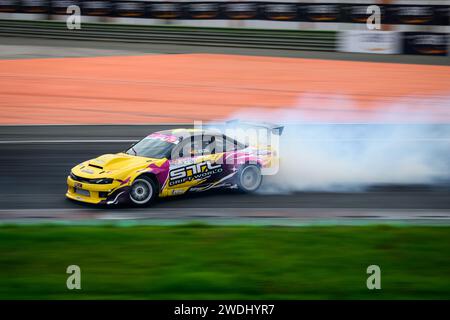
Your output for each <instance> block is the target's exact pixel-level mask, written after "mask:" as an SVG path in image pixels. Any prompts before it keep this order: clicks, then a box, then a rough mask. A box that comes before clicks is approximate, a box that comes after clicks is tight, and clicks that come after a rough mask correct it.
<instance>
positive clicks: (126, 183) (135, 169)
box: [66, 125, 283, 206]
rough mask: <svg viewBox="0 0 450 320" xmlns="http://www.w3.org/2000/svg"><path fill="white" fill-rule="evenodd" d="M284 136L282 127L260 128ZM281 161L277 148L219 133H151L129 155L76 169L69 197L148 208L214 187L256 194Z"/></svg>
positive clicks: (109, 157) (70, 179)
mask: <svg viewBox="0 0 450 320" xmlns="http://www.w3.org/2000/svg"><path fill="white" fill-rule="evenodd" d="M260 127H262V128H265V129H267V130H268V132H275V133H276V134H277V135H281V132H282V129H283V127H280V126H274V125H262V126H260ZM277 161H278V155H277V152H276V151H275V150H274V148H273V146H272V145H269V144H265V145H263V146H261V145H251V144H249V143H244V142H239V141H238V140H237V139H234V138H231V137H229V136H227V135H225V134H223V133H220V132H219V131H217V130H208V129H175V130H165V131H159V132H155V133H152V134H150V135H149V136H147V137H145V138H143V139H142V140H140V141H139V142H137V143H135V144H133V145H132V146H131V147H130V148H129V149H128V150H126V151H125V152H120V153H117V154H105V155H102V156H99V157H98V158H95V159H92V160H88V161H85V162H83V163H81V164H79V165H77V166H75V167H74V168H72V170H71V172H70V175H69V176H68V177H67V185H68V190H67V193H66V196H67V198H69V199H73V200H77V201H82V202H86V203H92V204H118V203H131V204H134V205H137V206H146V205H149V204H150V203H152V201H153V200H155V198H156V197H167V196H174V195H180V194H184V193H186V192H201V191H206V190H210V189H213V188H237V189H239V190H242V191H243V192H254V191H256V190H257V189H258V188H259V187H260V185H261V183H262V178H263V173H262V172H263V171H264V169H266V168H270V167H271V166H273V164H274V163H275V162H277Z"/></svg>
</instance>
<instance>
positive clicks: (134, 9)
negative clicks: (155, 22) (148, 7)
mask: <svg viewBox="0 0 450 320" xmlns="http://www.w3.org/2000/svg"><path fill="white" fill-rule="evenodd" d="M114 10H115V13H116V15H117V16H118V17H131V18H140V17H144V16H145V4H144V3H143V2H125V1H120V2H114Z"/></svg>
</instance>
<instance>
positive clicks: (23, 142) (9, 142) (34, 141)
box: [0, 140, 139, 144]
mask: <svg viewBox="0 0 450 320" xmlns="http://www.w3.org/2000/svg"><path fill="white" fill-rule="evenodd" d="M136 141H139V140H9V141H0V144H30V143H118V142H136Z"/></svg>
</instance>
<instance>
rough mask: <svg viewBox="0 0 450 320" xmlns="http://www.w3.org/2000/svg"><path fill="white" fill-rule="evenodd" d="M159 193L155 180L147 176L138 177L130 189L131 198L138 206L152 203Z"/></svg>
mask: <svg viewBox="0 0 450 320" xmlns="http://www.w3.org/2000/svg"><path fill="white" fill-rule="evenodd" d="M156 195H157V188H156V184H155V182H154V181H153V180H152V179H150V178H147V177H138V178H137V179H136V180H134V182H133V184H132V185H131V189H130V200H131V201H132V202H133V203H134V204H135V205H138V206H145V205H148V204H150V203H151V202H152V201H153V199H155V197H156Z"/></svg>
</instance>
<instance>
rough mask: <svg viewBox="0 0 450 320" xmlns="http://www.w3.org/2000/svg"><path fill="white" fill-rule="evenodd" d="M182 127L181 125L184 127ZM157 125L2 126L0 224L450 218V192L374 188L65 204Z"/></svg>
mask: <svg viewBox="0 0 450 320" xmlns="http://www.w3.org/2000/svg"><path fill="white" fill-rule="evenodd" d="M178 126H179V125H177V127H178ZM170 127H172V126H169V125H154V126H146V125H141V126H128V125H111V126H109V125H106V126H85V125H81V126H58V125H57V126H1V127H0V177H1V182H2V183H1V184H0V220H4V219H20V218H23V217H28V218H30V217H34V218H36V217H38V218H39V217H40V218H50V219H61V218H62V217H64V218H65V219H75V220H76V219H80V218H90V219H92V218H95V219H101V218H102V217H105V216H109V217H111V216H114V215H116V218H119V217H121V216H122V217H124V219H125V218H127V219H139V218H149V219H154V218H158V219H163V218H211V217H213V218H214V217H216V218H217V217H232V218H235V219H236V218H241V219H245V218H258V217H262V218H276V217H284V218H294V219H295V218H308V217H309V218H311V217H315V218H317V217H321V218H324V219H328V218H329V219H338V218H358V217H359V218H366V219H367V218H377V217H379V218H383V217H385V218H389V219H394V218H396V219H403V218H407V219H424V217H427V219H444V220H448V219H450V188H448V186H425V185H416V186H374V187H373V188H371V189H370V190H366V191H364V192H294V193H290V194H253V195H245V194H238V193H236V192H230V191H221V192H217V191H215V192H210V193H206V194H195V195H188V196H179V197H173V198H166V199H162V200H160V201H158V202H157V203H156V204H155V205H153V206H152V207H151V208H147V209H135V208H127V207H119V208H106V209H105V208H100V209H97V208H95V207H92V206H87V205H83V204H79V203H76V202H72V201H68V200H66V199H65V197H64V194H65V191H66V184H65V179H66V177H67V174H68V173H69V170H70V168H71V167H73V166H74V165H76V164H77V163H79V162H81V161H84V160H86V159H90V158H93V157H96V156H98V155H101V154H104V153H111V152H112V153H114V152H119V151H121V150H124V149H125V148H126V147H127V146H129V145H130V144H131V143H132V142H133V141H135V140H137V139H139V138H141V137H143V136H145V135H147V134H148V133H150V132H154V131H158V130H162V129H166V128H170Z"/></svg>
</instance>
